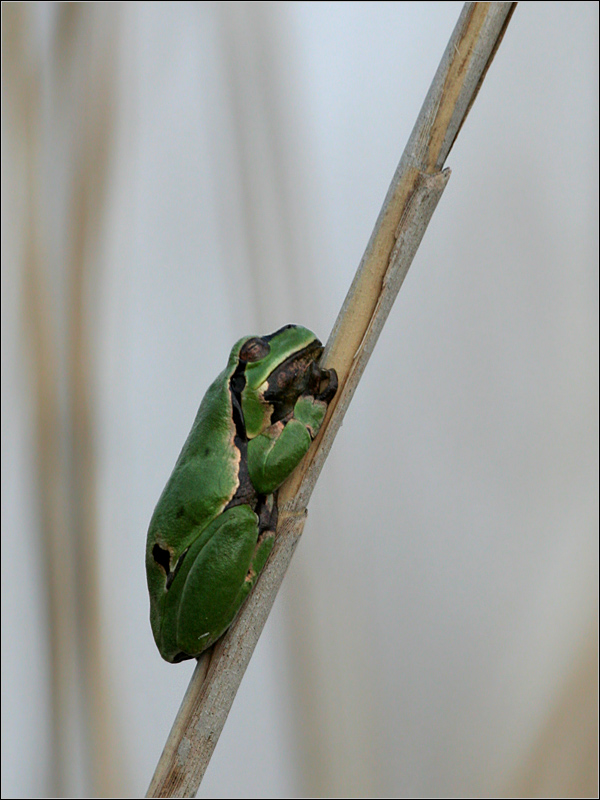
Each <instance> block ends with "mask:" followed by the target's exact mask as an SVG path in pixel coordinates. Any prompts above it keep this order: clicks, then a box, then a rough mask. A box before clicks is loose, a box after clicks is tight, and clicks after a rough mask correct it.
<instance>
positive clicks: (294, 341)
mask: <svg viewBox="0 0 600 800" xmlns="http://www.w3.org/2000/svg"><path fill="white" fill-rule="evenodd" d="M322 352H323V345H322V344H321V342H320V341H319V340H318V339H317V337H316V336H315V334H314V333H313V332H312V331H309V330H308V329H307V328H303V327H301V326H300V325H286V326H285V327H283V328H280V329H279V330H277V331H275V333H271V334H269V335H268V336H246V337H244V338H243V339H240V341H239V342H237V343H236V344H235V345H234V348H233V350H232V352H231V357H232V360H233V359H234V358H235V359H236V361H237V366H236V367H235V370H234V372H233V375H232V378H231V389H232V394H233V395H234V397H235V396H236V395H237V397H238V398H239V402H240V405H241V410H242V414H243V418H244V423H245V427H246V435H247V437H248V438H249V439H252V438H254V437H255V436H258V434H259V433H261V432H262V431H264V430H265V429H266V428H268V427H269V425H272V424H273V423H274V422H277V421H278V420H280V419H282V418H283V417H285V416H286V415H287V414H289V413H290V412H291V411H293V409H294V405H295V404H296V400H297V399H298V397H299V396H300V395H301V394H304V393H305V392H310V393H311V394H318V393H319V386H320V383H321V380H323V378H324V376H323V373H322V370H320V369H319V367H318V365H317V362H318V360H319V358H320V357H321V354H322Z"/></svg>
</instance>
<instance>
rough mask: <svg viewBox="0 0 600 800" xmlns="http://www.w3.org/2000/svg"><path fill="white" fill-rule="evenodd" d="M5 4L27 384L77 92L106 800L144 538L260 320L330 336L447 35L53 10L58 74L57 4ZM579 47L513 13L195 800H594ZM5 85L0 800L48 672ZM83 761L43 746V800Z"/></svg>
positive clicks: (125, 731)
mask: <svg viewBox="0 0 600 800" xmlns="http://www.w3.org/2000/svg"><path fill="white" fill-rule="evenodd" d="M6 5H13V6H20V7H21V8H20V9H19V13H21V14H22V15H23V18H22V24H23V26H24V30H25V31H26V38H25V41H26V42H27V46H26V47H24V48H23V49H22V51H21V52H19V55H18V59H17V63H18V64H19V65H20V67H19V68H20V69H22V71H23V74H27V70H28V69H30V68H31V65H32V64H33V65H36V68H38V69H39V70H40V72H41V74H42V75H43V80H42V87H41V95H42V98H43V104H44V105H43V113H42V137H43V149H42V153H41V156H40V158H41V162H42V163H43V174H41V175H40V181H41V185H42V197H43V203H44V204H45V205H44V207H43V208H42V209H41V211H40V212H39V213H40V214H42V215H44V219H45V220H46V227H45V233H44V236H45V237H46V240H45V241H46V246H47V253H48V254H49V255H48V263H47V264H46V268H47V271H48V275H49V276H50V277H49V283H50V286H51V287H52V298H51V300H52V303H51V311H52V314H53V319H54V326H55V331H56V341H57V343H58V344H57V346H58V348H59V350H60V349H61V348H62V349H63V350H64V348H65V343H64V341H63V339H62V338H61V333H62V331H63V327H64V325H63V322H62V320H63V319H64V316H65V312H64V310H63V309H64V308H65V307H66V306H68V303H69V298H68V296H67V295H66V294H65V286H64V278H63V277H62V273H61V269H62V263H63V262H62V260H61V248H65V247H67V245H68V237H69V235H71V234H70V233H69V231H70V230H71V227H70V221H69V214H70V210H69V209H70V206H69V203H68V198H69V192H70V189H69V187H70V186H71V185H72V182H73V180H74V176H75V175H76V170H77V165H76V161H75V159H74V158H73V152H74V150H75V145H76V143H77V136H78V131H79V128H78V120H79V115H80V114H83V113H84V112H83V111H82V110H81V109H82V108H85V107H86V105H85V104H86V103H88V104H89V103H90V102H91V103H92V107H93V103H94V98H95V96H96V92H97V91H98V88H97V86H95V84H94V81H97V80H98V70H97V69H96V72H94V70H92V69H89V65H90V64H91V63H92V61H94V59H96V61H94V63H98V59H100V64H101V67H100V72H102V69H103V67H102V64H103V63H104V62H103V61H102V59H104V60H105V61H106V63H105V65H104V66H105V73H106V75H107V76H108V77H107V78H106V80H107V82H108V86H109V91H110V93H111V97H112V100H111V108H112V114H113V119H112V120H111V124H112V126H113V127H112V138H111V140H110V154H111V155H110V161H109V164H110V172H109V176H108V189H107V193H106V197H105V199H104V217H103V220H102V223H101V225H100V231H101V236H100V244H99V245H98V244H97V243H96V244H94V243H93V242H92V243H90V245H89V247H90V248H91V253H92V255H91V256H89V257H90V258H91V259H92V261H93V263H94V268H95V270H96V271H95V273H94V275H95V277H94V282H93V284H92V286H93V291H92V290H90V296H89V315H90V320H91V322H90V324H91V326H92V330H93V359H94V362H93V363H94V366H93V381H94V383H93V397H94V402H95V406H94V414H95V417H94V418H95V420H96V429H95V437H96V446H97V467H96V468H97V478H98V484H97V491H98V501H99V513H98V536H99V541H100V553H99V558H98V565H97V566H98V569H99V571H100V574H101V591H102V595H101V604H102V612H103V623H104V629H105V640H106V647H107V657H108V665H109V675H110V680H111V687H112V688H111V692H112V694H113V702H114V703H115V704H116V722H117V728H116V730H115V734H114V735H115V740H116V741H117V742H118V743H119V747H120V748H121V749H122V751H123V755H124V759H125V762H126V771H125V775H124V778H123V780H124V783H123V785H122V789H121V791H122V793H123V794H125V795H126V796H134V797H136V796H137V797H139V796H142V795H143V793H144V792H145V790H146V787H147V784H148V782H149V779H150V777H151V774H152V771H153V769H154V766H155V764H156V761H157V759H158V757H159V755H160V752H161V749H162V746H163V744H164V740H165V738H166V736H167V733H168V731H169V728H170V726H171V723H172V721H173V719H174V715H175V713H176V710H177V708H178V706H179V702H180V700H181V698H182V696H183V693H184V691H185V688H186V686H187V683H188V680H189V677H190V675H191V671H192V668H193V665H192V664H191V663H190V662H186V663H185V664H182V665H179V666H171V665H168V664H166V663H164V662H162V661H161V659H160V657H159V655H158V652H157V651H156V649H155V646H154V643H153V640H152V636H151V632H150V627H149V623H148V601H147V593H146V585H145V574H144V558H143V556H144V540H145V534H146V528H147V524H148V521H149V518H150V515H151V513H152V509H153V506H154V504H155V502H156V500H157V498H158V495H159V493H160V491H161V489H162V487H163V485H164V482H165V480H166V478H167V476H168V474H169V471H170V469H171V467H172V465H173V463H174V460H175V458H176V456H177V454H178V452H179V449H180V447H181V444H182V442H183V440H184V438H185V436H186V434H187V432H188V429H189V427H190V425H191V421H192V419H193V417H194V414H195V411H196V408H197V405H198V403H199V401H200V398H201V397H202V394H203V393H204V391H205V389H206V387H207V385H208V383H209V382H210V380H211V379H212V378H213V377H214V376H215V375H216V374H217V373H218V372H219V371H220V370H221V369H222V367H223V365H224V363H225V360H226V357H227V354H228V351H229V348H230V346H231V344H232V343H233V342H234V341H235V340H236V339H237V338H238V337H239V336H241V335H244V334H247V333H267V332H271V331H273V330H275V329H276V328H278V327H279V326H281V325H282V324H285V323H286V322H289V321H296V322H300V323H302V324H305V325H307V326H309V327H311V328H313V329H314V330H315V331H316V332H317V333H318V334H319V335H320V336H321V337H323V338H326V337H327V336H328V333H329V331H330V329H331V327H332V325H333V322H334V320H335V317H336V314H337V312H338V309H339V307H340V305H341V303H342V301H343V298H344V295H345V292H346V290H347V288H348V286H349V284H350V281H351V279H352V275H353V273H354V271H355V269H356V266H357V264H358V262H359V260H360V257H361V255H362V251H363V249H364V246H365V244H366V242H367V240H368V237H369V235H370V232H371V230H372V227H373V224H374V221H375V218H376V216H377V213H378V211H379V208H380V205H381V202H382V200H383V197H384V195H385V192H386V190H387V187H388V184H389V181H390V179H391V176H392V174H393V171H394V169H395V167H396V164H397V162H398V160H399V157H400V154H401V152H402V148H403V147H404V143H405V142H406V140H407V138H408V135H409V133H410V130H411V128H412V125H413V123H414V120H415V119H416V116H417V114H418V111H419V108H420V105H421V103H422V100H423V98H424V96H425V93H426V91H427V89H428V86H429V83H430V81H431V78H432V77H433V74H434V72H435V69H436V67H437V64H438V62H439V59H440V57H441V54H442V52H443V50H444V48H445V45H446V42H447V40H448V38H449V36H450V34H451V31H452V29H453V27H454V24H455V22H456V19H457V18H458V15H459V13H460V10H461V7H462V4H461V3H454V2H443V3H434V2H430V3H401V2H397V3H377V2H368V3H362V2H357V3H199V4H196V3H181V4H180V3H124V4H108V3H106V4H103V3H89V4H78V3H76V4H70V5H71V6H72V8H71V12H70V13H71V14H73V15H75V17H76V19H77V25H75V26H73V28H72V29H71V28H68V29H67V31H68V32H69V31H70V33H68V36H67V39H60V40H59V39H58V34H57V32H58V31H59V29H60V25H61V24H63V23H62V22H61V14H63V13H64V7H63V8H61V7H60V6H61V5H62V4H56V3H36V4H21V3H16V4H5V5H4V9H5V8H6ZM64 5H67V4H64ZM25 6H29V8H28V10H27V11H25V8H24V7H25ZM597 32H598V6H597V4H596V3H592V2H583V3H528V2H525V3H519V6H518V8H517V11H516V13H515V15H514V17H513V20H512V22H511V24H510V26H509V29H508V32H507V34H506V37H505V39H504V41H503V43H502V45H501V48H500V50H499V52H498V55H497V57H496V60H495V61H494V63H493V65H492V67H491V69H490V71H489V73H488V76H487V78H486V80H485V83H484V86H483V89H482V91H481V93H480V95H479V97H478V98H477V101H476V103H475V105H474V107H473V109H472V112H471V114H470V116H469V117H468V119H467V122H466V124H465V126H464V128H463V130H462V131H461V133H460V136H459V138H458V141H457V144H456V146H455V147H454V149H453V151H452V153H451V154H450V157H449V159H448V165H449V166H450V167H451V168H452V171H453V175H452V178H451V180H450V183H449V186H448V188H447V190H446V192H445V194H444V197H443V199H442V201H441V203H440V206H439V207H438V210H437V212H436V214H435V216H434V219H433V222H432V224H431V226H430V228H429V229H428V231H427V234H426V237H425V240H424V242H423V244H422V247H421V249H420V251H419V253H418V255H417V257H416V259H415V262H414V264H413V266H412V268H411V271H410V272H409V275H408V277H407V279H406V281H405V284H404V287H403V289H402V291H401V294H400V296H399V299H398V301H397V303H396V305H395V307H394V309H393V311H392V313H391V315H390V318H389V322H388V324H387V327H386V329H385V330H384V332H383V334H382V336H381V339H380V341H379V344H378V346H377V349H376V351H375V353H374V356H373V358H372V360H371V363H370V364H369V366H368V368H367V371H366V373H365V376H364V380H363V382H362V384H361V385H360V387H359V389H358V391H357V393H356V396H355V399H354V402H353V404H352V407H351V408H350V410H349V412H348V414H347V416H346V419H345V422H344V426H343V428H342V429H341V431H340V434H339V437H338V439H337V441H336V444H335V446H334V449H333V451H332V453H331V457H330V459H329V460H328V462H327V464H326V467H325V469H324V472H323V474H322V478H321V481H320V483H319V485H318V487H317V489H316V492H315V495H314V496H313V500H312V503H311V507H310V515H309V522H308V524H307V527H306V530H305V535H304V537H303V540H302V542H301V544H300V546H299V548H298V551H297V554H296V557H295V559H294V562H293V564H292V567H291V569H290V572H289V574H288V576H287V578H286V582H285V585H284V589H283V591H282V593H281V596H280V597H279V599H278V601H277V603H276V606H275V609H274V611H273V614H272V616H271V618H270V620H269V623H268V625H267V627H266V630H265V632H264V635H263V637H262V639H261V641H260V644H259V646H258V648H257V650H256V653H255V656H254V658H253V660H252V663H251V665H250V668H249V670H248V672H247V674H246V676H245V678H244V681H243V683H242V687H241V689H240V692H239V694H238V696H237V698H236V701H235V704H234V707H233V710H232V713H231V715H230V718H229V720H228V723H227V725H226V727H225V730H224V733H223V735H222V737H221V740H220V742H219V744H218V747H217V749H216V752H215V755H214V758H213V760H212V763H211V765H210V767H209V770H208V773H207V775H206V778H205V781H204V783H203V785H202V787H201V789H200V793H199V796H200V797H232V798H235V797H297V796H303V795H307V794H308V795H312V796H318V797H332V796H333V797H335V796H350V797H369V796H376V797H415V796H416V797H436V796H450V797H469V796H487V797H495V796H511V795H514V794H517V795H519V794H521V795H527V796H538V795H539V796H547V795H551V796H568V795H569V796H590V795H592V794H594V792H595V791H596V790H595V777H594V776H595V769H594V767H595V753H596V749H595V748H596V740H595V731H596V722H595V719H596V717H595V709H596V694H595V683H596V668H595V664H596V641H597V640H596V626H597V604H596V593H597V541H596V537H597V522H598V519H597V468H596V463H597V462H596V455H597V416H596V408H597V406H596V403H597V367H596V358H597V257H598V253H597V210H598V206H597V197H598V195H597V170H598V159H597V120H598V116H597V74H598V73H597V41H598V37H597ZM65 42H66V44H65ZM66 46H68V47H69V48H71V49H70V51H69V56H68V59H69V60H68V63H69V64H70V65H71V67H70V69H71V70H72V71H71V72H69V71H68V70H61V68H60V64H61V59H62V57H63V56H64V53H62V52H61V48H64V47H66ZM65 63H67V58H66V56H65ZM73 65H75V67H78V68H75V69H74V68H73ZM88 74H89V76H90V77H89V78H87V77H86V76H87V75H88ZM12 76H13V73H12V72H11V73H10V75H9V74H8V73H7V72H6V70H5V85H4V101H3V102H4V106H3V107H4V114H3V164H4V167H3V181H4V183H3V241H4V244H3V258H2V276H3V291H2V302H3V313H2V369H3V373H2V380H3V417H2V441H3V450H2V453H3V455H2V459H3V460H2V503H3V505H2V514H3V516H2V539H3V551H2V584H3V611H2V647H3V661H2V664H3V666H2V669H3V689H2V691H3V695H2V700H3V703H2V706H3V711H2V713H3V718H2V719H3V722H2V724H3V733H2V759H3V761H2V795H3V796H4V797H36V796H40V795H41V796H44V795H46V794H47V793H48V791H49V789H48V785H49V784H48V760H49V758H50V750H49V746H48V736H49V734H48V730H49V729H48V708H49V705H48V689H47V685H48V674H47V673H48V667H47V655H46V654H47V642H46V635H45V630H44V624H45V623H44V619H45V616H44V611H43V607H42V606H43V591H42V589H41V587H40V582H41V576H42V572H41V568H40V561H39V559H40V548H39V542H38V536H39V532H38V524H37V522H36V515H35V512H34V510H32V509H34V508H35V484H34V481H33V472H34V470H33V465H34V463H35V459H36V454H35V450H34V441H35V440H34V439H33V433H32V425H33V411H32V399H31V386H32V383H31V376H30V367H29V366H28V363H29V362H28V353H29V351H28V348H27V345H26V342H25V340H24V336H23V322H22V312H21V308H22V300H23V278H22V275H23V261H22V259H23V255H22V253H23V245H22V242H23V240H24V237H27V235H28V234H27V225H28V223H27V220H26V218H25V216H24V212H23V203H22V192H23V181H24V177H23V175H24V173H23V169H24V168H23V163H24V159H26V157H27V154H25V155H24V154H23V152H22V151H23V140H22V131H20V129H19V121H18V116H17V115H16V114H15V113H13V112H14V108H13V105H11V104H14V103H15V100H14V94H15V93H16V94H17V95H18V90H19V87H18V85H17V86H16V87H15V86H11V85H10V84H9V83H7V82H8V81H17V79H16V78H14V77H12ZM17 84H18V81H17ZM90 99H91V100H90ZM73 142H75V144H73ZM65 413H67V412H66V411H65ZM74 729H75V730H77V725H76V724H74ZM82 758H83V755H82V747H81V744H80V742H79V740H78V737H77V735H75V734H74V742H73V759H72V764H71V769H72V776H71V778H70V781H71V788H70V791H71V793H72V795H73V796H86V795H87V793H88V791H89V789H88V786H87V783H86V776H85V770H84V769H83V767H82V763H83V761H82ZM119 796H122V795H119Z"/></svg>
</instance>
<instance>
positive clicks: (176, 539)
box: [148, 367, 240, 556]
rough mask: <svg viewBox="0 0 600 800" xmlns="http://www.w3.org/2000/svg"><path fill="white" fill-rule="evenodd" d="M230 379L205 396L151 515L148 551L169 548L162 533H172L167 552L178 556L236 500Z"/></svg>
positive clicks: (222, 378)
mask: <svg viewBox="0 0 600 800" xmlns="http://www.w3.org/2000/svg"><path fill="white" fill-rule="evenodd" d="M230 374H231V370H230V368H229V367H228V368H227V369H226V370H224V371H223V372H222V373H221V375H219V377H218V378H217V379H216V380H215V381H214V382H213V383H212V384H211V386H210V387H209V389H208V391H207V392H206V394H205V395H204V398H203V400H202V402H201V404H200V408H199V409H198V413H197V414H196V419H195V420H194V424H193V426H192V430H191V431H190V433H189V436H188V437H187V439H186V441H185V444H184V445H183V448H182V450H181V453H180V454H179V458H178V459H177V463H176V464H175V467H174V469H173V472H172V473H171V476H170V478H169V480H168V481H167V485H166V486H165V488H164V490H163V492H162V494H161V496H160V498H159V501H158V503H157V505H156V508H155V510H154V514H153V515H152V520H151V521H150V528H149V531H148V545H149V547H150V548H151V547H152V546H153V545H154V544H155V543H158V544H159V545H161V546H165V547H166V538H163V536H162V533H163V531H164V532H165V534H166V533H167V531H168V543H169V549H170V550H171V551H172V553H173V555H176V556H177V555H180V554H181V552H183V550H185V548H186V547H188V546H189V544H190V543H191V541H193V539H195V538H196V537H197V536H198V535H199V534H200V532H201V531H202V530H203V529H204V528H205V527H206V525H208V524H209V523H210V522H211V520H213V519H214V518H215V517H216V516H218V515H219V514H220V513H221V511H222V510H223V509H224V508H225V506H226V505H227V503H228V502H229V501H230V500H231V498H232V497H233V495H234V494H235V490H236V487H237V483H238V471H239V464H240V451H239V448H237V447H235V441H234V437H235V433H236V430H235V425H234V424H233V416H232V400H231V393H230V388H229V377H230ZM163 542H164V544H163Z"/></svg>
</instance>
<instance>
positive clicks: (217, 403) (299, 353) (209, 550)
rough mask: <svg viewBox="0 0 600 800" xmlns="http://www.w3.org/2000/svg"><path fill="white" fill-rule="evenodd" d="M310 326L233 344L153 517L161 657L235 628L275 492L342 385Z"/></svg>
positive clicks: (151, 555) (264, 544)
mask: <svg viewBox="0 0 600 800" xmlns="http://www.w3.org/2000/svg"><path fill="white" fill-rule="evenodd" d="M322 352H323V346H322V344H321V342H320V341H319V340H318V339H317V338H316V336H315V335H314V333H312V332H311V331H309V330H308V329H307V328H303V327H301V326H299V325H286V326H285V327H284V328H281V329H280V330H278V331H275V333H272V334H270V335H269V336H246V337H244V338H243V339H240V340H239V341H238V342H236V344H235V345H234V346H233V349H232V350H231V354H230V356H229V361H228V363H227V366H226V367H225V369H224V370H223V372H222V373H221V374H220V375H219V377H218V378H217V379H216V380H215V381H214V382H213V383H212V385H211V386H210V387H209V389H208V391H207V392H206V394H205V396H204V398H203V400H202V403H201V404H200V408H199V409H198V413H197V415H196V419H195V420H194V424H193V426H192V430H191V431H190V434H189V436H188V438H187V440H186V442H185V444H184V445H183V449H182V451H181V453H180V455H179V458H178V459H177V463H176V464H175V467H174V469H173V472H172V474H171V477H170V478H169V480H168V481H167V485H166V486H165V488H164V490H163V492H162V494H161V496H160V498H159V501H158V503H157V506H156V508H155V510H154V513H153V515H152V519H151V521H150V528H149V530H148V539H147V545H146V573H147V578H148V589H149V591H150V622H151V625H152V632H153V634H154V639H155V641H156V644H157V646H158V649H159V651H160V654H161V655H162V657H163V658H164V659H165V660H166V661H170V662H173V663H176V662H179V661H183V660H185V659H188V658H195V657H197V656H198V655H200V653H202V651H203V650H205V649H206V648H207V647H210V645H211V644H213V642H215V641H216V640H217V639H218V638H219V637H220V636H221V635H222V634H223V633H224V632H225V631H226V630H227V628H228V627H229V626H230V625H231V623H232V622H233V620H234V618H235V616H236V614H237V612H238V611H239V609H240V607H241V605H242V603H243V602H244V600H245V599H246V597H247V596H248V594H249V592H250V590H251V589H252V587H253V586H254V584H255V582H256V579H257V578H258V576H259V574H260V571H261V570H262V568H263V566H264V564H265V561H266V560H267V557H268V555H269V553H270V551H271V548H272V547H273V542H274V537H275V529H276V526H277V489H278V488H279V486H281V484H282V483H283V481H284V480H285V479H286V478H287V477H288V476H289V475H290V474H291V472H292V471H293V470H294V469H295V467H296V466H297V465H298V463H299V462H300V460H301V459H302V457H303V456H304V454H305V453H306V451H307V450H308V448H309V446H310V443H311V441H312V440H313V439H314V437H315V436H316V434H317V432H318V430H319V428H320V426H321V423H322V422H323V419H324V417H325V413H326V411H327V406H328V405H329V403H330V401H331V399H332V398H333V396H334V395H335V392H336V390H337V375H336V373H335V370H332V369H331V370H327V369H321V368H320V367H319V366H318V363H317V362H318V360H319V358H320V357H321V354H322Z"/></svg>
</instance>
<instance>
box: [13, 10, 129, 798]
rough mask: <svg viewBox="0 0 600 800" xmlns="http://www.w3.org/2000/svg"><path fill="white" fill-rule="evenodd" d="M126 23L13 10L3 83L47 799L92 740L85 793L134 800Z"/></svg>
mask: <svg viewBox="0 0 600 800" xmlns="http://www.w3.org/2000/svg"><path fill="white" fill-rule="evenodd" d="M118 13H119V9H118V4H117V5H113V4H98V3H90V4H86V3H57V4H51V6H50V7H46V8H43V9H40V8H37V4H26V3H9V4H7V5H6V6H4V8H3V23H4V24H3V67H4V78H5V80H4V86H5V91H6V92H7V95H9V96H10V102H11V108H12V109H14V114H15V117H16V118H15V119H14V120H13V123H14V125H15V128H16V129H20V130H21V131H22V139H21V152H20V156H21V161H20V163H19V164H18V167H17V169H19V170H20V174H21V175H22V176H23V185H24V187H25V190H24V199H23V202H24V205H25V211H24V214H23V217H22V218H23V219H24V220H25V222H24V226H23V230H22V232H21V233H22V241H23V250H24V255H25V257H24V263H25V276H24V307H23V309H22V312H23V321H24V328H25V333H26V338H27V342H28V346H29V356H30V360H31V382H32V395H33V398H34V408H35V412H34V413H35V444H34V448H35V453H34V460H35V463H36V466H37V484H36V490H35V491H36V497H35V504H36V506H37V509H38V517H39V535H40V552H41V554H42V561H43V574H44V582H45V587H44V588H45V594H46V608H47V629H48V647H49V655H50V659H49V661H50V675H49V681H50V686H49V694H50V706H51V722H50V724H51V737H50V738H51V743H52V744H51V747H52V753H51V758H50V762H51V771H52V775H51V782H50V791H49V794H51V795H54V796H59V797H60V796H66V795H72V794H73V792H74V786H73V784H74V780H75V777H74V775H76V774H77V771H78V770H77V765H76V764H74V762H75V761H76V760H77V755H76V754H77V752H78V748H79V747H80V745H79V741H78V740H79V738H80V734H81V732H83V741H84V743H85V744H84V747H83V754H82V757H83V762H84V766H83V773H84V775H85V777H84V779H83V782H84V783H89V786H88V787H86V793H87V792H88V791H89V793H90V794H91V795H92V796H97V797H122V796H123V795H124V793H125V787H124V777H123V770H122V766H121V757H120V749H119V746H118V743H117V741H116V739H117V737H116V731H115V725H114V719H113V717H112V711H111V709H112V692H111V689H110V682H109V675H108V672H107V667H106V655H105V651H104V647H103V632H102V624H101V614H100V592H99V576H98V572H97V558H96V552H97V547H98V543H97V508H96V502H97V500H96V453H95V443H94V429H95V422H96V421H95V417H94V403H93V399H94V345H95V338H96V335H97V330H96V328H95V326H94V324H95V322H96V321H97V315H96V313H95V308H94V306H95V304H96V303H97V298H98V292H97V282H98V278H99V275H98V254H99V248H100V242H101V235H102V228H103V210H104V208H105V203H106V194H107V188H108V176H109V173H110V149H111V129H112V126H113V122H114V113H115V109H114V87H115V75H116V64H115V59H114V57H113V49H114V42H115V37H116V31H117V19H118ZM43 26H50V27H51V35H50V36H48V37H47V38H46V41H50V43H51V44H50V48H49V51H45V50H44V48H43V47H42V46H41V44H42V42H43V41H44V39H43V37H42V36H41V35H40V34H41V28H42V27H43ZM73 109H74V111H72V110H73ZM63 167H64V170H63V172H61V168H63ZM61 184H62V185H61ZM63 196H64V198H65V200H64V207H61V206H60V201H61V198H62V197H63ZM61 213H62V220H61ZM57 219H58V220H59V223H58V230H57ZM60 222H62V224H63V229H61V227H60ZM61 234H62V235H61ZM59 287H64V288H65V294H66V303H65V304H64V306H62V307H61V304H60V299H59V298H60V292H59V291H58V288H59Z"/></svg>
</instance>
